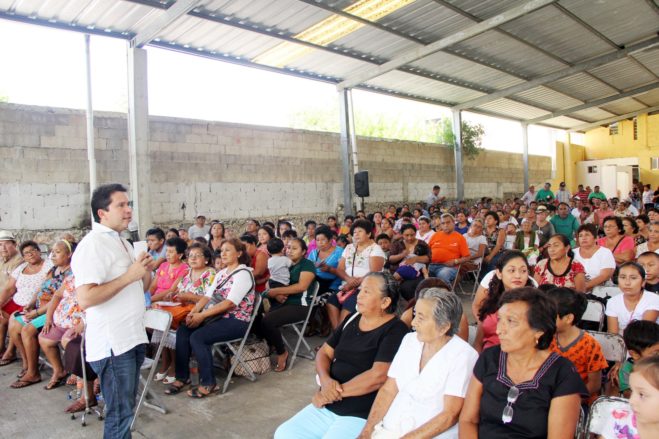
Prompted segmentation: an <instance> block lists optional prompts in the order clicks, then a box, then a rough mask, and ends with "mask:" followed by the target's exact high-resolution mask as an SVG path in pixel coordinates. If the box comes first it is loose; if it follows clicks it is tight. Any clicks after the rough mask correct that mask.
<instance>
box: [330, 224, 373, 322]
mask: <svg viewBox="0 0 659 439" xmlns="http://www.w3.org/2000/svg"><path fill="white" fill-rule="evenodd" d="M384 221H385V220H383V222H384ZM350 234H351V235H352V244H348V245H347V246H346V248H345V249H344V250H343V255H342V256H341V259H340V260H339V268H338V269H337V275H338V276H339V277H340V278H341V279H343V281H344V282H343V285H341V288H340V291H339V293H338V294H336V295H334V296H332V297H330V298H329V300H328V301H327V307H326V309H327V314H328V315H329V319H330V322H334V323H335V324H336V325H338V322H340V321H342V320H343V319H345V317H346V316H347V315H348V314H350V313H352V312H355V307H356V304H357V292H358V290H359V287H360V285H361V283H362V279H363V278H364V276H366V274H367V273H370V272H372V271H378V272H379V271H382V269H383V268H384V262H385V255H384V252H383V251H382V249H381V248H380V246H379V245H377V244H376V243H375V241H374V240H373V223H371V222H370V221H368V220H357V221H355V222H354V223H353V224H352V226H351V228H350ZM336 325H334V324H333V325H332V327H333V328H336Z"/></svg>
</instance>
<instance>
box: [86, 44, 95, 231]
mask: <svg viewBox="0 0 659 439" xmlns="http://www.w3.org/2000/svg"><path fill="white" fill-rule="evenodd" d="M85 73H86V76H85V78H86V82H87V83H86V85H87V109H86V116H87V160H88V161H89V197H90V198H91V195H92V193H93V192H94V189H96V186H97V182H96V152H95V151H94V112H93V107H92V68H91V49H90V37H89V34H85ZM92 221H94V215H92Z"/></svg>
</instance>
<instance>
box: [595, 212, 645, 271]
mask: <svg viewBox="0 0 659 439" xmlns="http://www.w3.org/2000/svg"><path fill="white" fill-rule="evenodd" d="M602 229H603V230H604V237H602V238H599V239H598V240H597V245H599V246H600V247H606V248H608V249H609V250H611V252H612V253H613V257H614V258H615V260H616V265H620V264H623V263H625V262H629V261H633V260H634V256H635V254H636V245H635V244H634V238H632V237H631V236H627V235H625V227H624V225H623V224H622V219H621V218H620V217H617V216H613V215H611V216H607V217H606V218H604V220H603V221H602Z"/></svg>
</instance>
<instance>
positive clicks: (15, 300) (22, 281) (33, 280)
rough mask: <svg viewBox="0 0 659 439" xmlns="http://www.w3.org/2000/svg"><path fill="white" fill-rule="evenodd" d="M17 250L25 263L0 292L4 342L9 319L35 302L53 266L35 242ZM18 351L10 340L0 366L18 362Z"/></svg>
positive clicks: (16, 270) (1, 331)
mask: <svg viewBox="0 0 659 439" xmlns="http://www.w3.org/2000/svg"><path fill="white" fill-rule="evenodd" d="M18 250H19V251H20V253H21V256H23V260H24V261H25V262H23V263H22V264H21V265H19V266H18V267H16V269H15V270H14V271H12V272H11V274H10V275H9V279H8V280H7V283H6V285H5V287H4V290H2V291H0V308H1V309H2V311H1V312H0V315H1V318H0V337H2V339H3V341H4V338H5V334H6V330H7V327H8V326H9V320H10V316H11V315H12V314H14V313H15V312H17V311H18V312H20V311H23V307H25V306H26V305H27V304H29V303H30V301H32V299H33V298H34V295H35V294H36V293H37V292H38V291H39V288H40V287H41V284H42V283H43V281H44V280H45V279H46V276H47V275H48V271H49V270H50V268H51V267H52V262H51V261H50V260H46V261H44V260H43V258H42V257H41V250H40V249H39V245H38V244H37V243H36V242H34V241H24V242H23V243H22V244H21V245H20V246H19V247H18ZM15 352H16V351H15V349H14V344H13V343H12V342H11V340H10V342H9V344H8V346H7V349H6V350H5V352H4V354H3V355H2V358H1V359H0V366H6V365H8V364H10V363H13V362H14V361H16V355H15Z"/></svg>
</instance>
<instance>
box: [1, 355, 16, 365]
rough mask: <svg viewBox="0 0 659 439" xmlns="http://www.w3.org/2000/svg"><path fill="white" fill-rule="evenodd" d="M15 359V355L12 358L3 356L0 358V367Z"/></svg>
mask: <svg viewBox="0 0 659 439" xmlns="http://www.w3.org/2000/svg"><path fill="white" fill-rule="evenodd" d="M16 360H17V358H16V357H14V358H3V359H0V367H1V366H6V365H8V364H11V363H13V362H14V361H16Z"/></svg>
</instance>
